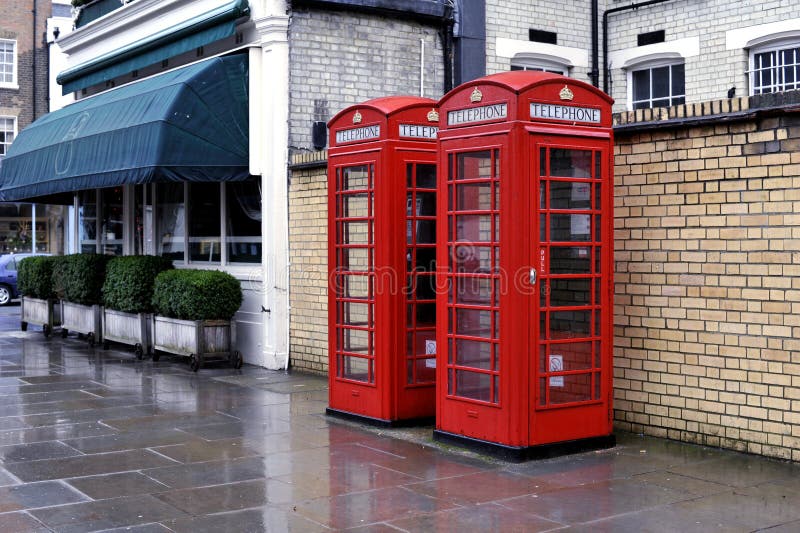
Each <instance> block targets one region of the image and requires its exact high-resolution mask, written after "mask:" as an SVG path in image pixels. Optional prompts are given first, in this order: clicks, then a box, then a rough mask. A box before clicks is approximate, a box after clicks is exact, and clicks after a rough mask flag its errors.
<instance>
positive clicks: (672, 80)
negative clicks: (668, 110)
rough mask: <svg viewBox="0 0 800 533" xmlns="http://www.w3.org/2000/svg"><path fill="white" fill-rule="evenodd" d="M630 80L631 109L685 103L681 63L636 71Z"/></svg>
mask: <svg viewBox="0 0 800 533" xmlns="http://www.w3.org/2000/svg"><path fill="white" fill-rule="evenodd" d="M630 79H631V84H632V92H631V94H632V97H631V98H632V102H631V103H632V106H633V109H649V108H654V107H668V106H673V105H679V104H682V103H684V102H685V101H686V94H685V93H686V84H685V67H684V64H683V63H680V64H676V65H668V66H659V67H651V68H645V69H640V70H636V71H633V72H632V73H631V78H630Z"/></svg>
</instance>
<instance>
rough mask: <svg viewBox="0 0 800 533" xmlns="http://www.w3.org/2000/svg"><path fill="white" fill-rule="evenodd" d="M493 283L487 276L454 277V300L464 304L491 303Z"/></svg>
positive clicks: (487, 304)
mask: <svg viewBox="0 0 800 533" xmlns="http://www.w3.org/2000/svg"><path fill="white" fill-rule="evenodd" d="M493 286H494V283H492V280H491V279H487V278H456V301H457V303H460V304H466V305H485V306H490V305H492V303H493V296H494V295H493V291H492V288H493Z"/></svg>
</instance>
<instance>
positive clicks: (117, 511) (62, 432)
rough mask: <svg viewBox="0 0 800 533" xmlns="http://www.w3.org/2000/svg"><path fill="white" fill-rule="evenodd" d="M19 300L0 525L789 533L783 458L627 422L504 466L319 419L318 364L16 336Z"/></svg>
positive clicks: (1, 468) (11, 322)
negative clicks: (214, 360) (208, 360)
mask: <svg viewBox="0 0 800 533" xmlns="http://www.w3.org/2000/svg"><path fill="white" fill-rule="evenodd" d="M15 313H16V314H15ZM18 313H19V308H18V307H16V308H15V307H14V306H12V307H7V308H0V398H2V400H1V401H0V532H38V531H41V532H48V531H50V532H52V531H55V532H86V531H133V532H139V533H145V532H170V531H172V532H188V531H191V532H192V533H199V532H206V531H207V532H225V531H230V532H258V531H276V532H279V531H300V532H315V531H331V530H353V531H362V532H381V531H514V532H516V531H519V532H523V531H524V532H529V531H556V530H558V531H562V530H563V531H592V532H595V531H698V532H699V531H703V532H705V531H732V532H737V531H742V532H745V531H758V530H769V531H770V532H788V531H800V475H798V474H800V470H799V469H798V466H797V465H794V464H791V463H784V462H779V461H772V460H767V459H762V458H759V457H754V456H749V455H743V454H737V453H733V452H726V451H722V450H717V449H711V448H704V447H700V446H692V445H687V444H681V443H676V442H671V441H665V440H660V439H655V438H648V437H643V436H637V435H630V434H618V435H617V437H618V445H617V446H616V447H615V448H612V449H609V450H603V451H600V452H591V453H584V454H578V455H574V456H570V457H561V458H557V459H550V460H546V461H540V462H529V463H521V464H512V463H504V462H501V461H497V460H493V459H490V458H486V457H481V456H478V455H475V454H471V453H465V452H463V451H459V450H456V449H452V448H448V447H445V446H442V445H439V444H436V443H434V442H433V441H432V439H431V428H417V429H405V430H377V429H371V428H365V427H361V426H359V425H358V424H354V423H352V422H343V421H340V420H333V419H329V418H327V417H326V416H325V415H324V410H325V407H326V405H327V380H326V379H325V378H323V377H317V376H309V375H303V374H295V373H291V372H290V373H286V372H272V371H268V370H264V369H259V368H255V367H252V366H247V365H245V367H244V368H242V369H241V370H233V369H230V368H228V367H227V366H225V365H219V366H214V365H209V366H207V367H205V368H203V369H201V370H200V371H199V372H197V373H194V372H191V371H190V370H189V369H188V367H187V365H186V363H185V361H184V360H183V359H181V358H177V357H174V358H173V357H171V356H168V355H165V356H162V358H161V359H160V361H158V362H155V363H154V362H153V361H151V360H149V359H145V360H143V361H138V360H137V359H136V358H135V356H134V354H133V353H132V352H131V351H129V350H127V349H126V348H125V347H122V346H112V348H111V349H110V350H107V351H106V350H103V349H102V348H101V347H95V348H90V347H88V346H87V345H86V343H85V342H82V341H80V340H78V339H76V338H73V337H68V338H66V339H61V338H60V336H58V335H56V336H52V337H50V338H49V339H48V338H45V337H44V336H43V335H42V334H41V333H40V332H36V331H29V332H26V333H24V334H22V333H21V332H19V318H18Z"/></svg>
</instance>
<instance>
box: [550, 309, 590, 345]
mask: <svg viewBox="0 0 800 533" xmlns="http://www.w3.org/2000/svg"><path fill="white" fill-rule="evenodd" d="M548 314H549V315H550V330H549V332H548V333H549V335H548V337H547V338H548V339H553V340H561V339H570V338H575V337H588V336H590V335H591V330H592V323H591V318H592V312H591V311H551V312H550V313H548ZM542 329H544V328H542Z"/></svg>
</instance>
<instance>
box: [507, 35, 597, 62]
mask: <svg viewBox="0 0 800 533" xmlns="http://www.w3.org/2000/svg"><path fill="white" fill-rule="evenodd" d="M495 53H496V54H497V56H498V57H505V58H508V59H514V58H515V57H519V58H520V59H523V58H524V59H528V60H534V61H536V60H541V61H545V62H549V63H556V64H559V65H564V66H565V67H567V68H572V67H588V66H589V51H588V50H584V49H583V48H571V47H569V46H559V45H555V44H547V43H537V42H533V41H522V40H519V39H506V38H504V37H498V38H497V42H496V44H495Z"/></svg>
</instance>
